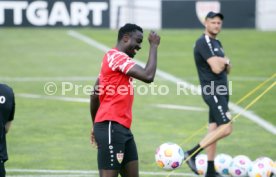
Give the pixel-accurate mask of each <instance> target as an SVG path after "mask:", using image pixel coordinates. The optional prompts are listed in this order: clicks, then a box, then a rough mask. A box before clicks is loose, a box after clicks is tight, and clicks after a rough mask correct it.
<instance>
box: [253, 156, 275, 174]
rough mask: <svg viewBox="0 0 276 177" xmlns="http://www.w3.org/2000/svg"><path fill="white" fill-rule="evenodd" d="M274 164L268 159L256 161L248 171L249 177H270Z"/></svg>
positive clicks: (263, 158)
mask: <svg viewBox="0 0 276 177" xmlns="http://www.w3.org/2000/svg"><path fill="white" fill-rule="evenodd" d="M272 162H273V161H272V160H271V159H269V158H267V157H262V158H258V159H256V160H255V161H254V162H253V163H252V165H251V167H250V169H249V171H248V174H249V176H250V177H270V175H271V170H272V165H273V164H272ZM270 163H271V164H270Z"/></svg>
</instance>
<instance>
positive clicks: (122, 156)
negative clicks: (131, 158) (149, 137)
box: [116, 152, 124, 163]
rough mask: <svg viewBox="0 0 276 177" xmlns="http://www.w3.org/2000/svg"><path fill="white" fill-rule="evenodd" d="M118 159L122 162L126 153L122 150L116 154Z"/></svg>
mask: <svg viewBox="0 0 276 177" xmlns="http://www.w3.org/2000/svg"><path fill="white" fill-rule="evenodd" d="M116 157H117V160H118V162H119V163H122V161H123V159H124V153H122V152H120V153H117V154H116Z"/></svg>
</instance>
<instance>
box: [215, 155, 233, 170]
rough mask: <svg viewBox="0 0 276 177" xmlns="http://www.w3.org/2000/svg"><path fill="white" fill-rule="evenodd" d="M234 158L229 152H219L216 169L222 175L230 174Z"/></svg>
mask: <svg viewBox="0 0 276 177" xmlns="http://www.w3.org/2000/svg"><path fill="white" fill-rule="evenodd" d="M232 160H233V158H232V157H231V156H230V155H228V154H218V155H217V156H216V158H215V168H216V171H217V172H218V173H219V174H221V175H229V167H230V164H231V162H232Z"/></svg>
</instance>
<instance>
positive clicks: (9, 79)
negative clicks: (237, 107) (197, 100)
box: [0, 76, 276, 82]
mask: <svg viewBox="0 0 276 177" xmlns="http://www.w3.org/2000/svg"><path fill="white" fill-rule="evenodd" d="M96 78H97V77H91V76H56V77H0V81H1V82H45V81H93V80H96ZM157 79H158V80H165V79H164V78H157ZM183 79H184V80H186V81H187V80H189V81H198V78H197V77H184V78H183ZM266 79H267V78H266V77H243V76H241V77H231V78H230V79H229V81H241V82H245V81H248V82H256V81H265V80H266ZM166 80H167V79H166ZM272 81H273V80H272ZM274 81H276V79H274Z"/></svg>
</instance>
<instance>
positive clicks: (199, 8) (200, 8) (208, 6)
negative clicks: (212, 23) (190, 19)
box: [196, 1, 220, 25]
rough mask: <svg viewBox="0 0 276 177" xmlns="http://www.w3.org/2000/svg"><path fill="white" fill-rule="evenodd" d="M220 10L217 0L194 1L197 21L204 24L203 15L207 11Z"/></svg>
mask: <svg viewBox="0 0 276 177" xmlns="http://www.w3.org/2000/svg"><path fill="white" fill-rule="evenodd" d="M210 11H213V12H220V2H219V1H197V2H196V15H197V18H198V19H199V21H200V22H201V23H202V24H203V25H204V21H205V17H206V15H207V13H208V12H210Z"/></svg>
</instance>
